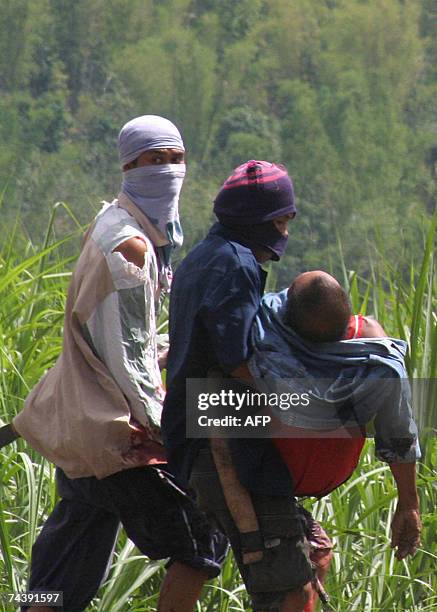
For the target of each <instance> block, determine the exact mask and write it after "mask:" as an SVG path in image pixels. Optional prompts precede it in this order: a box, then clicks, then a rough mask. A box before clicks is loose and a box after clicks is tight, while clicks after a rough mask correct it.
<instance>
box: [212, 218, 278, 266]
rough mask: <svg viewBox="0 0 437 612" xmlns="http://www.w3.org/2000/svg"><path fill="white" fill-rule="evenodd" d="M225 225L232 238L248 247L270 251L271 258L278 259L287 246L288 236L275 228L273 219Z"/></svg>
mask: <svg viewBox="0 0 437 612" xmlns="http://www.w3.org/2000/svg"><path fill="white" fill-rule="evenodd" d="M222 225H225V227H226V228H227V229H228V230H229V231H230V232H231V234H232V238H233V239H234V240H235V241H236V242H240V243H241V244H243V245H244V246H247V247H249V248H261V249H264V250H266V251H269V252H270V253H272V259H273V260H274V261H279V259H280V258H281V257H282V255H283V254H284V253H285V249H286V248H287V242H288V236H284V235H283V234H281V232H280V231H279V230H278V229H277V227H276V225H275V224H274V222H273V221H265V222H264V223H255V224H254V225H227V224H224V223H222Z"/></svg>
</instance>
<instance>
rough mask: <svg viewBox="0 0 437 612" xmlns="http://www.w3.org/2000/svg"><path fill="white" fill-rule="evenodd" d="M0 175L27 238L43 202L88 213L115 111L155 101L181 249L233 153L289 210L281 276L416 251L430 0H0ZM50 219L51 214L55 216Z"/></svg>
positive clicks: (134, 110)
mask: <svg viewBox="0 0 437 612" xmlns="http://www.w3.org/2000/svg"><path fill="white" fill-rule="evenodd" d="M0 15H1V21H0V92H1V98H0V135H1V138H0V186H2V188H3V187H4V188H5V197H4V202H3V211H4V214H6V215H7V216H8V218H11V217H14V216H15V214H16V212H17V210H20V211H21V212H22V213H23V215H24V219H25V226H26V228H27V231H28V232H29V233H30V234H31V236H32V238H33V239H37V240H39V239H40V236H41V235H42V234H43V233H44V226H45V224H46V223H47V218H48V210H47V207H48V204H49V203H54V202H56V201H59V200H62V201H65V202H67V203H68V204H69V205H70V206H71V207H72V209H73V210H74V211H75V212H76V214H77V215H78V216H79V218H80V219H81V220H82V221H83V222H86V221H88V220H89V219H90V218H91V216H92V214H93V211H94V210H95V209H96V207H97V206H98V202H99V201H100V200H101V199H102V198H104V197H105V198H107V199H111V198H112V197H113V196H114V195H116V192H117V189H118V185H119V176H120V175H119V168H118V162H117V157H116V149H115V142H116V137H117V133H118V130H119V129H120V127H121V125H122V124H123V123H124V122H125V121H126V120H127V119H129V118H131V117H133V116H135V115H138V114H144V113H155V114H163V115H164V116H167V117H169V118H171V119H172V120H174V121H175V122H176V123H177V124H178V125H179V127H180V128H181V130H182V132H183V135H184V138H185V140H186V143H187V148H188V151H189V156H188V161H189V178H188V180H187V183H186V187H185V190H184V193H183V203H182V209H183V214H182V217H183V222H184V226H185V233H186V237H187V240H186V248H187V247H189V246H191V245H192V244H193V242H194V241H196V240H198V239H199V237H200V236H201V235H202V234H203V233H204V231H205V229H206V228H207V227H208V225H209V224H210V221H211V219H212V217H211V212H210V211H211V201H212V199H213V197H214V194H215V193H216V190H217V188H218V186H219V185H220V183H221V181H222V180H223V178H224V177H225V176H227V175H228V174H229V172H230V170H231V169H232V167H233V166H235V165H236V164H238V163H239V162H242V161H245V160H246V159H249V158H267V159H270V160H274V161H276V162H282V163H284V164H285V165H286V166H287V167H288V168H289V170H290V173H291V174H292V176H293V177H294V181H295V187H296V193H297V198H298V205H299V211H300V214H299V217H298V220H297V221H296V223H295V224H294V226H293V228H292V234H293V244H292V247H291V248H290V249H289V251H290V254H289V255H288V256H287V258H286V259H285V261H284V263H283V264H282V266H281V268H280V271H279V281H280V282H281V284H284V283H286V282H288V280H289V278H290V277H291V276H292V275H293V273H294V272H296V271H298V270H301V269H303V268H304V267H320V266H321V264H322V262H323V263H324V264H325V266H328V265H330V266H332V267H333V269H336V268H337V267H338V266H337V260H338V257H337V256H336V253H337V245H336V243H337V239H336V237H337V234H339V235H340V236H341V238H342V242H343V246H344V254H345V258H346V261H347V262H348V265H349V266H351V267H354V269H359V270H360V271H362V272H366V271H368V269H369V265H370V264H369V261H368V256H367V253H368V250H369V248H368V245H369V244H370V245H371V248H372V249H374V248H381V246H382V245H384V249H385V250H386V251H387V253H388V255H389V256H390V257H392V258H395V257H396V258H398V257H399V253H403V252H404V251H405V250H406V251H407V252H408V253H410V254H415V253H417V245H418V241H419V240H420V231H419V230H420V228H421V226H422V219H423V215H426V213H427V212H430V211H432V209H433V208H434V206H435V180H434V179H435V163H436V158H437V135H436V130H437V111H436V108H435V104H434V103H435V99H436V97H437V96H436V94H437V83H436V65H437V46H436V42H435V41H436V39H437V37H436V33H437V11H436V7H435V3H434V2H433V0H298V1H297V2H288V1H286V0H273V1H266V0H251V1H249V0H241V1H240V2H231V1H228V0H221V1H220V2H218V1H214V0H162V1H160V2H157V1H154V0H92V1H91V2H90V1H89V0H75V2H69V1H68V0H13V1H12V0H0ZM58 229H59V230H60V231H64V230H65V227H64V224H62V223H59V228H58Z"/></svg>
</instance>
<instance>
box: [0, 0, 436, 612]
mask: <svg viewBox="0 0 437 612" xmlns="http://www.w3.org/2000/svg"><path fill="white" fill-rule="evenodd" d="M0 15H1V17H0V203H1V206H2V213H3V214H2V223H1V224H0V228H1V230H2V231H1V232H0V235H1V238H0V368H1V373H2V376H1V377H0V419H1V421H2V422H7V421H9V420H10V418H11V417H12V416H13V415H14V414H16V413H17V412H18V411H19V410H20V409H21V406H22V402H23V399H24V398H25V397H26V395H27V393H28V392H29V390H30V388H31V387H32V386H33V385H34V384H35V383H36V382H37V381H38V380H39V378H40V377H41V376H42V374H43V373H44V371H45V370H46V369H47V368H48V367H50V366H51V365H52V364H53V363H54V360H55V359H56V357H57V355H58V353H59V351H60V348H61V337H62V317H63V310H64V303H65V289H66V285H67V283H68V280H69V269H70V267H71V263H72V261H73V260H74V258H75V255H76V253H77V251H78V247H79V244H80V234H81V232H82V227H81V226H82V224H85V223H87V222H88V221H89V220H90V219H91V218H92V216H93V214H94V212H95V211H96V210H97V208H98V206H99V201H100V200H102V199H103V198H105V199H112V197H113V196H115V195H116V193H117V190H118V186H119V181H120V169H119V165H118V161H117V154H116V147H115V143H116V138H117V134H118V130H119V129H120V127H121V126H122V124H123V123H124V122H125V121H126V120H128V119H130V118H132V117H134V116H136V115H139V114H145V113H155V114H162V115H164V116H167V117H169V118H170V119H172V120H173V121H174V122H175V123H176V124H177V125H178V126H179V127H180V128H181V131H182V133H183V135H184V138H185V141H186V145H187V149H188V164H189V167H188V178H187V181H186V183H185V187H184V190H183V197H182V221H183V225H184V230H185V236H186V243H185V246H184V251H186V249H188V248H189V247H190V246H191V245H192V244H193V243H194V242H195V241H197V240H198V239H199V238H200V237H201V236H202V235H203V234H204V232H205V231H206V229H207V228H208V226H209V225H210V223H211V221H212V214H211V202H212V200H213V198H214V195H215V193H216V191H217V189H218V187H219V185H220V184H221V182H222V180H223V179H224V178H225V177H226V176H227V175H228V174H229V173H230V171H231V169H232V168H233V167H234V166H235V165H236V164H238V163H240V162H242V161H245V160H246V159H249V158H264V159H270V160H272V161H275V162H279V163H284V164H285V165H286V166H287V167H288V169H289V171H290V174H291V175H292V176H293V178H294V182H295V189H296V194H297V202H298V207H299V215H298V218H297V220H296V221H295V222H293V224H292V227H291V240H290V246H289V248H288V254H287V256H286V257H285V258H284V259H283V261H282V262H281V263H280V264H275V265H274V266H272V270H271V271H270V275H269V276H270V281H269V283H270V287H274V286H275V285H280V286H282V285H284V284H287V283H288V282H289V281H290V279H291V278H292V277H293V276H294V275H295V273H296V272H298V271H301V270H303V269H305V268H309V267H317V268H319V267H323V268H327V269H331V270H333V271H334V272H335V273H336V274H337V275H338V276H339V278H340V279H341V280H342V281H343V283H344V284H345V285H346V286H347V288H348V291H349V293H350V296H351V300H352V303H353V308H354V311H355V312H358V311H361V312H367V313H369V312H371V313H373V314H375V315H376V316H377V317H378V319H379V320H380V321H381V323H382V324H383V325H384V327H385V328H386V330H387V331H388V333H390V334H392V335H394V336H400V337H403V338H405V339H406V340H407V341H408V342H409V344H410V353H409V356H408V369H409V373H410V375H411V376H412V377H416V378H420V377H421V378H434V379H437V314H436V313H437V302H436V295H437V292H436V289H437V285H436V283H437V280H436V270H435V258H434V257H433V251H434V246H435V230H436V225H437V217H436V214H435V213H434V211H435V208H436V193H437V192H436V177H437V108H436V105H435V100H436V99H437V8H436V3H435V0H295V1H293V2H290V1H287V0H251V1H249V0H240V1H238V2H231V1H230V0H220V1H219V0H160V1H157V0H156V1H155V0H75V1H74V2H71V1H69V0H0ZM59 201H62V202H66V205H65V206H59V207H58V208H57V209H56V212H55V213H53V214H52V210H53V204H54V203H55V202H59ZM69 234H72V236H70V238H69ZM54 235H55V237H56V238H54V237H53V236H54ZM71 238H72V239H71ZM54 240H55V242H54ZM56 240H57V241H56ZM164 324H165V323H164ZM415 401H416V406H417V408H418V410H419V414H418V420H419V422H420V425H421V429H422V432H423V439H422V445H423V451H424V454H423V460H422V463H421V464H420V467H419V492H420V497H421V508H422V518H423V523H424V532H423V546H422V548H421V550H420V551H419V552H418V553H417V555H416V556H415V558H414V559H413V560H412V561H410V562H408V563H405V562H402V563H397V562H396V561H395V560H394V556H393V554H392V552H391V551H390V549H389V546H388V542H389V527H388V526H389V523H390V518H391V516H392V514H393V512H394V507H395V489H394V485H393V482H392V479H391V477H390V474H389V470H388V468H387V466H384V465H383V464H381V463H379V462H378V463H377V462H375V461H374V459H373V450H372V442H369V443H368V447H367V449H366V452H365V453H364V455H363V458H362V462H361V464H360V469H359V470H358V471H357V472H356V474H355V475H354V477H353V478H352V479H351V480H350V481H349V482H348V483H347V484H346V485H345V486H343V487H341V488H340V489H338V490H337V491H335V492H333V493H332V494H331V495H330V496H329V497H328V498H326V499H324V500H321V501H319V502H317V503H314V504H313V508H312V509H313V511H314V512H315V515H316V517H317V518H318V519H320V520H321V521H322V522H323V523H324V525H326V527H327V530H328V531H329V533H330V534H332V535H333V537H334V541H335V546H336V548H335V557H334V563H333V567H332V570H331V572H330V576H329V579H328V584H327V588H328V591H329V592H330V594H331V597H332V606H333V609H335V610H339V611H346V610H347V611H349V610H357V611H359V612H361V611H362V610H366V611H367V610H368V611H374V610H375V611H377V610H379V611H381V612H382V611H384V612H388V611H390V612H392V611H398V612H401V611H402V612H403V611H405V610H408V611H409V612H412V611H416V610H418V611H419V610H421V611H422V610H423V611H424V610H434V609H436V607H437V584H436V581H435V577H436V576H435V563H436V557H435V553H434V552H433V547H435V540H436V525H437V522H436V513H435V507H436V503H437V499H436V488H435V483H436V473H435V465H436V458H437V457H436V453H437V445H436V442H435V440H436V439H435V437H434V438H433V437H432V436H426V435H425V434H426V432H427V431H429V430H430V429H432V428H433V427H434V428H435V427H436V406H437V392H436V387H434V386H432V385H429V386H426V385H424V386H419V387H418V395H417V394H416V396H415ZM0 455H1V457H0V459H1V460H0V484H1V490H0V551H1V554H0V575H1V576H2V580H1V585H0V608H2V606H3V608H2V609H4V610H6V611H7V612H9V610H10V609H11V608H10V607H9V608H8V606H7V605H6V604H4V600H3V599H2V598H1V594H4V593H5V592H10V591H16V590H18V589H19V588H24V587H25V584H26V576H27V566H28V563H29V559H30V554H31V546H32V543H33V541H34V539H35V536H36V534H37V533H38V530H39V528H40V527H41V525H42V523H43V521H44V519H45V517H46V516H47V513H48V512H49V511H50V510H51V508H52V507H53V505H54V503H55V501H56V491H55V487H54V478H53V476H54V474H53V467H52V466H51V465H49V464H48V463H47V462H46V461H45V460H42V459H41V457H39V456H38V455H37V454H36V453H34V452H33V451H32V450H31V449H29V447H28V446H27V445H26V444H25V443H24V442H23V441H21V440H20V441H18V442H16V443H14V444H12V445H10V446H9V447H7V448H5V449H3V450H2V451H1V453H0ZM308 504H309V505H311V504H312V502H311V501H310V502H308ZM162 575H163V569H162V564H159V563H153V562H147V561H146V560H145V559H144V558H143V557H141V556H140V555H138V552H137V551H136V550H135V549H134V548H133V546H132V545H131V544H130V543H129V542H128V541H127V540H126V538H125V536H122V537H121V538H120V541H119V545H118V547H117V551H116V556H115V558H114V564H113V566H112V567H111V572H110V574H109V577H108V580H107V582H106V583H105V585H104V586H103V587H102V589H101V591H100V593H99V597H98V598H97V599H96V600H95V601H94V602H93V604H92V606H91V607H90V610H96V611H97V610H100V611H102V612H107V611H109V610H111V612H113V611H114V612H115V611H116V610H120V611H124V610H126V609H128V608H129V609H131V610H135V611H136V612H140V610H143V611H146V610H147V611H150V610H153V609H155V606H156V602H157V597H158V591H159V585H160V581H161V579H162ZM245 609H247V598H246V595H245V591H244V589H243V587H242V585H241V583H240V580H239V577H238V574H237V573H236V570H235V567H234V565H233V561H232V558H231V557H230V558H229V559H228V561H227V563H226V566H225V568H224V571H223V572H222V575H221V578H220V579H218V580H216V581H212V582H211V583H209V584H208V586H207V587H206V588H205V592H204V595H203V597H202V603H201V604H200V605H199V610H202V612H216V611H219V610H220V612H226V611H228V610H229V611H230V610H234V611H243V610H245Z"/></svg>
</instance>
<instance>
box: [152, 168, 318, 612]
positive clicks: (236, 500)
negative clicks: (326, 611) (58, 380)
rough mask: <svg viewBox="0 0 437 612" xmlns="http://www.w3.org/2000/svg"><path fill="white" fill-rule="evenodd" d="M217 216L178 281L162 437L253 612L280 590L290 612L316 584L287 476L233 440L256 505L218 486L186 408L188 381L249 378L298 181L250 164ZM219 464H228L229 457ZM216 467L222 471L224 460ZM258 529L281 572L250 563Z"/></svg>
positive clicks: (266, 453) (254, 448) (219, 203)
mask: <svg viewBox="0 0 437 612" xmlns="http://www.w3.org/2000/svg"><path fill="white" fill-rule="evenodd" d="M214 212H215V214H216V215H217V218H218V223H216V224H215V225H214V226H213V227H212V229H211V230H210V232H209V234H208V235H207V237H206V238H205V239H204V240H203V241H202V242H201V243H200V244H198V245H197V246H196V247H194V249H193V250H192V251H191V252H190V253H189V254H188V256H187V257H186V258H185V259H184V261H183V262H182V263H181V264H180V266H179V267H178V270H177V272H176V274H175V279H174V283H173V289H172V296H171V300H170V322H169V326H170V352H169V359H168V368H167V384H168V390H167V395H166V399H165V403H164V411H163V418H162V431H163V437H164V442H165V445H166V448H167V451H168V455H169V464H170V465H171V466H172V469H173V470H174V472H175V473H176V474H177V476H178V478H179V480H180V482H181V483H183V484H188V483H189V484H190V485H191V486H192V488H193V489H194V491H195V492H196V496H197V502H198V504H199V505H200V507H203V508H205V510H211V515H213V516H214V518H215V519H216V520H217V522H218V523H219V524H220V525H221V527H222V528H223V529H224V530H225V531H226V533H227V535H228V536H229V539H230V541H231V545H232V549H233V551H234V555H235V558H236V560H237V563H238V566H239V569H240V572H241V574H242V577H243V580H244V582H245V584H246V587H247V590H248V592H249V593H250V595H251V598H252V602H253V609H254V610H256V611H261V610H262V611H264V610H270V609H271V605H273V603H275V601H276V600H277V598H278V597H277V593H276V591H282V592H284V591H287V593H286V598H285V599H286V600H287V601H286V600H284V605H286V606H288V607H287V608H284V610H286V609H287V610H288V609H292V608H291V606H292V605H294V602H295V600H296V601H297V603H298V604H300V602H304V601H306V596H305V593H302V592H301V591H302V588H301V587H302V586H303V585H306V584H307V583H309V582H310V580H311V579H312V570H311V565H310V561H309V553H308V551H307V549H306V548H305V538H304V533H303V529H302V527H301V521H300V518H299V516H298V514H297V506H296V504H295V503H294V501H293V499H292V498H291V496H290V491H292V482H291V478H290V475H289V472H288V470H287V468H286V466H285V464H284V463H283V462H282V460H281V458H280V456H279V454H278V453H277V451H276V449H275V448H274V446H273V444H271V443H270V441H269V440H259V439H258V440H255V439H247V440H240V439H235V440H234V439H233V440H230V441H229V442H230V447H231V448H230V452H231V462H232V464H233V465H234V466H235V468H236V470H237V472H238V476H239V482H240V483H241V484H242V485H243V486H244V487H246V489H247V490H248V491H249V493H250V496H248V495H247V491H245V490H239V489H238V487H239V483H238V482H234V483H229V482H228V483H226V484H225V483H224V482H223V481H221V482H220V483H218V482H217V477H216V476H217V473H216V471H215V467H214V465H213V464H212V462H211V460H210V455H209V452H210V448H209V447H210V446H211V447H213V446H214V442H213V441H211V445H210V443H209V441H208V440H205V439H189V438H187V436H186V424H187V414H188V415H189V413H191V414H194V413H195V410H196V408H195V406H194V405H190V404H188V403H187V400H186V390H187V384H186V381H187V379H201V378H206V377H207V376H208V374H209V373H210V372H211V371H213V370H216V369H219V370H220V371H221V372H223V373H224V374H225V375H229V376H231V377H237V378H245V377H246V376H247V375H249V376H250V374H249V372H248V369H247V361H248V359H249V358H250V348H249V333H250V329H251V326H252V322H253V321H254V318H255V316H256V313H257V311H258V308H259V305H260V300H261V296H262V294H263V291H264V285H265V280H266V273H265V271H263V269H262V268H261V264H262V263H265V262H267V261H269V260H271V259H273V260H276V261H277V260H279V258H280V257H281V256H282V254H283V253H284V251H285V248H286V245H287V239H288V230H287V225H288V222H289V221H290V219H292V218H293V217H294V216H295V213H296V208H295V203H294V192H293V185H292V182H291V179H290V177H289V176H288V174H287V172H286V170H285V169H284V168H283V167H280V166H277V165H275V164H271V163H268V162H265V161H254V160H252V161H250V162H247V163H245V164H243V165H241V166H239V167H238V168H236V169H235V171H234V173H233V174H232V175H231V176H230V177H229V178H228V179H227V180H226V181H225V183H224V185H223V187H222V189H221V190H220V192H219V194H218V196H217V198H216V200H215V205H214ZM217 450H218V451H219V450H220V449H217ZM225 451H226V449H225ZM213 452H214V448H213ZM222 458H223V461H224V462H226V461H227V460H228V458H227V455H226V452H225V453H224V454H223V455H222ZM214 459H215V460H216V463H215V465H216V466H217V467H218V465H217V461H219V459H220V457H219V453H217V454H216V455H215V457H214ZM221 467H223V466H221ZM220 473H221V474H222V475H224V473H225V470H221V471H220ZM227 485H230V486H227ZM223 493H224V494H225V497H226V505H227V508H226V507H225V506H224V504H223ZM228 493H229V495H228ZM231 498H232V499H231ZM231 507H232V509H231ZM229 510H230V512H229ZM247 510H249V511H250V512H249V513H248V512H246V511H247ZM252 510H253V512H252ZM231 514H232V516H231ZM258 527H261V529H262V531H263V533H264V534H267V533H269V534H271V538H270V539H271V540H272V542H273V541H275V540H278V539H279V538H281V537H283V540H284V543H285V548H284V547H282V548H281V551H282V553H283V554H282V556H281V557H279V556H277V557H276V563H274V564H272V563H270V561H271V557H269V556H267V555H265V557H264V561H262V560H260V559H259V558H257V557H256V556H255V557H253V556H251V553H252V552H253V551H255V552H257V551H259V537H260V536H259V528H258ZM266 537H267V536H266ZM269 537H270V536H269ZM290 566H291V567H292V570H291V569H290ZM287 570H288V571H287ZM302 607H303V606H302ZM293 609H294V608H293Z"/></svg>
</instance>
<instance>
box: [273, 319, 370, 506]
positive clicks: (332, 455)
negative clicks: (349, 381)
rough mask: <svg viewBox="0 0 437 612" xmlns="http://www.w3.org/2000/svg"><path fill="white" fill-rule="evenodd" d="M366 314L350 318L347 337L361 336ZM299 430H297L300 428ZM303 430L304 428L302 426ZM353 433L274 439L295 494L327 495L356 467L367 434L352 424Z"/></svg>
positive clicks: (350, 431)
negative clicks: (290, 478)
mask: <svg viewBox="0 0 437 612" xmlns="http://www.w3.org/2000/svg"><path fill="white" fill-rule="evenodd" d="M363 322H364V317H363V316H362V315H355V316H352V317H351V318H350V321H349V325H348V329H347V332H346V337H345V340H352V339H353V338H360V337H361V334H362V328H363ZM295 429H296V433H298V431H299V430H298V429H297V428H295ZM300 431H304V430H300ZM347 433H348V434H349V435H350V436H351V437H344V433H343V437H339V438H334V437H332V432H330V436H331V437H329V438H327V437H325V438H316V437H313V438H303V437H293V438H276V439H274V440H273V443H274V444H275V446H276V448H277V450H278V451H279V453H280V455H281V457H282V460H283V461H284V463H285V464H286V465H287V467H288V469H289V471H290V474H291V475H292V477H293V482H294V494H295V495H301V496H302V495H315V496H317V497H321V496H323V495H326V494H327V493H329V492H330V491H332V490H333V489H335V488H336V487H338V486H339V485H341V484H342V483H343V482H344V481H345V480H347V479H348V478H349V477H350V476H351V474H352V472H353V471H354V470H355V468H356V467H357V464H358V460H359V458H360V454H361V451H362V449H363V446H364V442H365V437H364V435H363V432H362V430H361V429H360V428H359V427H354V428H349V430H348V432H347Z"/></svg>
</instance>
